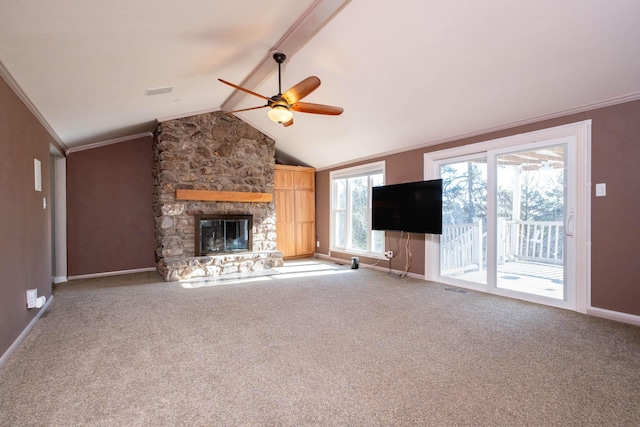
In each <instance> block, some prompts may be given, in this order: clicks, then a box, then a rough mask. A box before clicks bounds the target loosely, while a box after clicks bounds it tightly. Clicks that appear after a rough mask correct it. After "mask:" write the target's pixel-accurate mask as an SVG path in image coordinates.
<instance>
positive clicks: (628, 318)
mask: <svg viewBox="0 0 640 427" xmlns="http://www.w3.org/2000/svg"><path fill="white" fill-rule="evenodd" d="M587 314H588V315H590V316H595V317H602V318H604V319H609V320H615V321H617V322H622V323H630V324H632V325H636V326H640V316H636V315H633V314H627V313H621V312H619V311H612V310H606V309H604V308H598V307H588V308H587Z"/></svg>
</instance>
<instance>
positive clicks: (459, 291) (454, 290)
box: [444, 288, 469, 294]
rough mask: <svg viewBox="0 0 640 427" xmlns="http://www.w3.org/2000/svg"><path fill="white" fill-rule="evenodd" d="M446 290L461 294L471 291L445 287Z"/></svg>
mask: <svg viewBox="0 0 640 427" xmlns="http://www.w3.org/2000/svg"><path fill="white" fill-rule="evenodd" d="M444 290H445V291H451V292H457V293H459V294H468V293H469V292H467V291H463V290H462V289H457V288H444Z"/></svg>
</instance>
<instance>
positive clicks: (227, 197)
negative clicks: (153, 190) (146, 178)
mask: <svg viewBox="0 0 640 427" xmlns="http://www.w3.org/2000/svg"><path fill="white" fill-rule="evenodd" d="M176 200H204V201H208V202H272V201H273V194H271V193H247V192H239V191H211V190H176Z"/></svg>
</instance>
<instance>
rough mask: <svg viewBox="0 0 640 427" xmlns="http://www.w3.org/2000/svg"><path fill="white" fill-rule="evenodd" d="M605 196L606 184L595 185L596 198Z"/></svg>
mask: <svg viewBox="0 0 640 427" xmlns="http://www.w3.org/2000/svg"><path fill="white" fill-rule="evenodd" d="M606 195H607V184H605V183H604V182H602V183H599V184H596V197H604V196H606Z"/></svg>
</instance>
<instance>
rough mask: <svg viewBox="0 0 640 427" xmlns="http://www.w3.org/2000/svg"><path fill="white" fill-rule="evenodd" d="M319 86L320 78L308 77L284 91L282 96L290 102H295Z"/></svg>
mask: <svg viewBox="0 0 640 427" xmlns="http://www.w3.org/2000/svg"><path fill="white" fill-rule="evenodd" d="M318 86H320V79H319V78H317V77H316V76H311V77H307V78H306V79H304V80H303V81H301V82H300V83H298V84H297V85H295V86H293V87H292V88H290V89H289V90H287V91H286V92H285V93H283V94H282V97H283V98H284V99H285V101H287V102H288V103H289V104H295V103H296V102H298V101H300V100H301V99H302V98H304V97H305V96H307V95H309V94H310V93H311V92H313V91H314V90H316V89H318Z"/></svg>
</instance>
